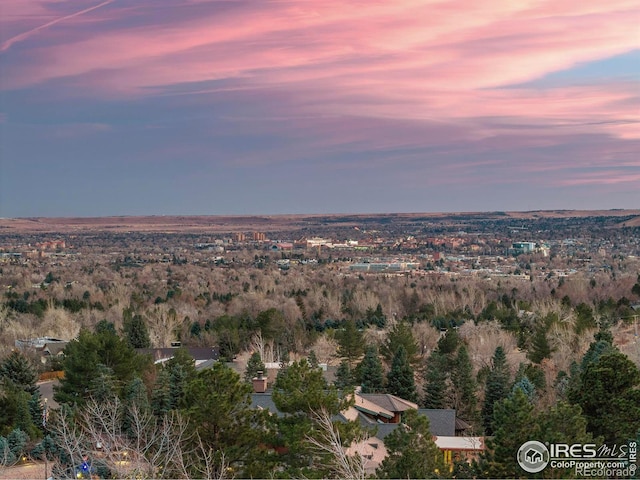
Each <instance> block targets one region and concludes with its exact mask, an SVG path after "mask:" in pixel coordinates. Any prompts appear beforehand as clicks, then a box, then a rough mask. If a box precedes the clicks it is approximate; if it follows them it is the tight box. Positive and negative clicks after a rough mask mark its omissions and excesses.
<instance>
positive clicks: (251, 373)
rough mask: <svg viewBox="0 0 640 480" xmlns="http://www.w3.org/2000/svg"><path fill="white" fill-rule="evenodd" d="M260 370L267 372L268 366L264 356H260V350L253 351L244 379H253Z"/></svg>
mask: <svg viewBox="0 0 640 480" xmlns="http://www.w3.org/2000/svg"><path fill="white" fill-rule="evenodd" d="M258 372H263V373H265V372H266V368H265V365H264V362H263V361H262V358H261V357H260V352H253V353H252V354H251V357H249V361H248V362H247V368H246V369H245V371H244V381H245V382H251V380H252V379H253V378H255V377H257V376H258Z"/></svg>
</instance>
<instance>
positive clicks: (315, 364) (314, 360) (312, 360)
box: [307, 350, 320, 368]
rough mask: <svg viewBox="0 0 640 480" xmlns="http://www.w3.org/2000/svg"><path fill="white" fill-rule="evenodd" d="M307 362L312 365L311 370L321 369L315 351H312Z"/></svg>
mask: <svg viewBox="0 0 640 480" xmlns="http://www.w3.org/2000/svg"><path fill="white" fill-rule="evenodd" d="M307 361H308V362H309V365H311V368H319V367H320V363H319V362H318V357H317V355H316V352H315V351H314V350H311V351H310V352H309V355H308V356H307Z"/></svg>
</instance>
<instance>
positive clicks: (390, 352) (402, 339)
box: [381, 322, 419, 364]
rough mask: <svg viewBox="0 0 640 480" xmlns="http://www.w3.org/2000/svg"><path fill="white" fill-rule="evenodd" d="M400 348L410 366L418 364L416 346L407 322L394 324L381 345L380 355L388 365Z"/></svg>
mask: <svg viewBox="0 0 640 480" xmlns="http://www.w3.org/2000/svg"><path fill="white" fill-rule="evenodd" d="M400 346H402V347H403V348H404V351H405V354H406V356H407V358H408V359H409V362H410V363H411V364H415V363H416V362H418V360H419V356H418V344H417V342H416V339H415V338H414V336H413V332H412V331H411V326H410V325H409V324H408V323H407V322H398V323H396V324H395V325H394V326H393V328H392V329H391V331H390V332H389V334H388V335H387V340H386V341H385V342H384V344H383V345H382V349H381V353H382V356H383V357H384V358H385V360H386V361H387V362H388V363H391V361H392V360H393V357H394V356H395V355H396V352H397V351H398V348H399V347H400Z"/></svg>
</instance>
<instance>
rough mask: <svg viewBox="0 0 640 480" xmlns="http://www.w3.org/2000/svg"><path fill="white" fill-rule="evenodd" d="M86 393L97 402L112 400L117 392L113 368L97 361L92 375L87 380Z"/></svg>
mask: <svg viewBox="0 0 640 480" xmlns="http://www.w3.org/2000/svg"><path fill="white" fill-rule="evenodd" d="M86 394H87V395H88V396H89V397H91V398H93V399H94V400H96V401H98V402H107V401H110V400H113V399H114V397H116V396H117V394H118V389H117V388H116V379H115V377H114V375H113V370H111V369H110V368H109V367H107V366H106V365H104V364H102V363H99V364H98V365H97V366H96V371H95V372H94V374H93V377H92V378H91V379H90V380H89V381H88V382H87V388H86Z"/></svg>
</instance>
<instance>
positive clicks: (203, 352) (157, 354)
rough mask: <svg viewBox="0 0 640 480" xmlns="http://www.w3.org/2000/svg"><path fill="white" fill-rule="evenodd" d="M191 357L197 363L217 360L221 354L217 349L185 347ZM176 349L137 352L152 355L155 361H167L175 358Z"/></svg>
mask: <svg viewBox="0 0 640 480" xmlns="http://www.w3.org/2000/svg"><path fill="white" fill-rule="evenodd" d="M183 348H184V349H185V350H186V351H187V353H188V354H189V355H191V357H192V358H193V359H194V360H195V361H196V362H198V361H203V360H217V359H218V358H219V356H220V352H219V351H218V348H217V347H183ZM176 350H177V348H176V347H169V348H136V352H138V353H141V354H143V355H151V357H152V358H153V360H154V361H165V360H169V359H170V358H173V356H174V355H175V353H176Z"/></svg>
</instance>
